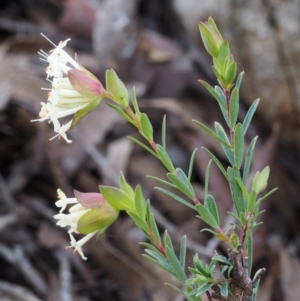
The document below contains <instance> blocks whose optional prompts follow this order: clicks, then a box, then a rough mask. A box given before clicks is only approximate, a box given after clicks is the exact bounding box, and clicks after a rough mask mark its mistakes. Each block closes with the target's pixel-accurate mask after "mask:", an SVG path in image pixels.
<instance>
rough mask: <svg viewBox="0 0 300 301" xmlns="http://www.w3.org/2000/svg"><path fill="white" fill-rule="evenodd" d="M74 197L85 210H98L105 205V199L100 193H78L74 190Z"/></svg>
mask: <svg viewBox="0 0 300 301" xmlns="http://www.w3.org/2000/svg"><path fill="white" fill-rule="evenodd" d="M74 196H75V198H76V199H77V201H78V203H80V204H81V205H82V206H83V207H86V208H100V207H102V206H103V205H104V204H107V201H106V199H105V198H104V196H103V195H102V194H101V193H97V192H89V193H85V192H79V191H77V190H74Z"/></svg>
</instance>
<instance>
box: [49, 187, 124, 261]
mask: <svg viewBox="0 0 300 301" xmlns="http://www.w3.org/2000/svg"><path fill="white" fill-rule="evenodd" d="M57 193H58V199H59V200H58V201H56V202H55V205H56V206H57V207H59V208H61V209H60V211H59V213H58V214H56V215H54V216H53V217H54V218H55V219H56V220H57V223H56V224H57V225H58V226H60V227H63V228H64V227H69V230H68V233H69V235H70V240H71V242H70V244H71V246H69V247H67V248H72V247H73V248H75V250H74V252H76V251H78V253H79V254H80V255H81V257H82V258H83V259H86V257H85V256H84V255H83V252H82V246H83V245H84V244H85V243H86V242H87V241H88V240H89V239H90V238H91V237H93V236H94V235H95V234H96V233H97V234H99V235H100V234H102V233H103V232H104V231H105V229H106V228H107V227H109V226H110V225H111V224H112V223H113V222H114V221H115V220H116V219H117V217H118V215H119V211H118V210H116V209H115V208H113V207H112V206H111V205H110V204H109V203H108V202H107V201H106V199H105V198H104V197H103V196H102V194H100V193H84V192H79V191H76V190H75V191H74V195H75V198H67V197H66V195H65V194H64V193H63V192H62V191H61V190H60V189H58V190H57ZM69 204H71V205H72V206H71V207H70V208H69V210H68V213H63V211H64V210H65V209H66V207H67V205H69ZM72 233H82V234H85V236H84V237H83V238H82V239H80V240H79V241H78V242H77V241H76V240H75V238H74V237H73V235H72Z"/></svg>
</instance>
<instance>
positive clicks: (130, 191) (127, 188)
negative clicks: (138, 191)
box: [119, 172, 134, 199]
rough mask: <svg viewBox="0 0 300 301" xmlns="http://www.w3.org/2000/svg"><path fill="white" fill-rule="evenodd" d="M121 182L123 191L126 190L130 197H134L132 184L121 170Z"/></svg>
mask: <svg viewBox="0 0 300 301" xmlns="http://www.w3.org/2000/svg"><path fill="white" fill-rule="evenodd" d="M119 182H120V189H121V190H122V191H123V192H125V193H126V194H127V195H128V196H129V197H130V199H134V191H133V189H132V188H131V187H130V185H129V184H128V183H127V182H126V179H125V177H124V175H123V173H122V172H120V176H119Z"/></svg>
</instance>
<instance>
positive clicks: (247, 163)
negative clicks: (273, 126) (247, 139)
mask: <svg viewBox="0 0 300 301" xmlns="http://www.w3.org/2000/svg"><path fill="white" fill-rule="evenodd" d="M257 138H258V137H257V136H256V137H254V138H253V140H252V141H251V143H250V145H249V147H248V150H247V153H246V159H245V164H244V171H243V184H244V185H246V184H247V179H248V175H249V170H250V165H251V162H252V157H253V151H254V148H255V144H256V141H257Z"/></svg>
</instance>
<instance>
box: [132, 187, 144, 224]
mask: <svg viewBox="0 0 300 301" xmlns="http://www.w3.org/2000/svg"><path fill="white" fill-rule="evenodd" d="M134 204H135V209H136V212H137V213H138V215H139V216H140V217H141V218H142V219H143V220H144V219H145V217H146V201H145V199H144V196H143V192H142V189H141V186H140V185H138V186H137V187H136V189H135V196H134Z"/></svg>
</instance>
